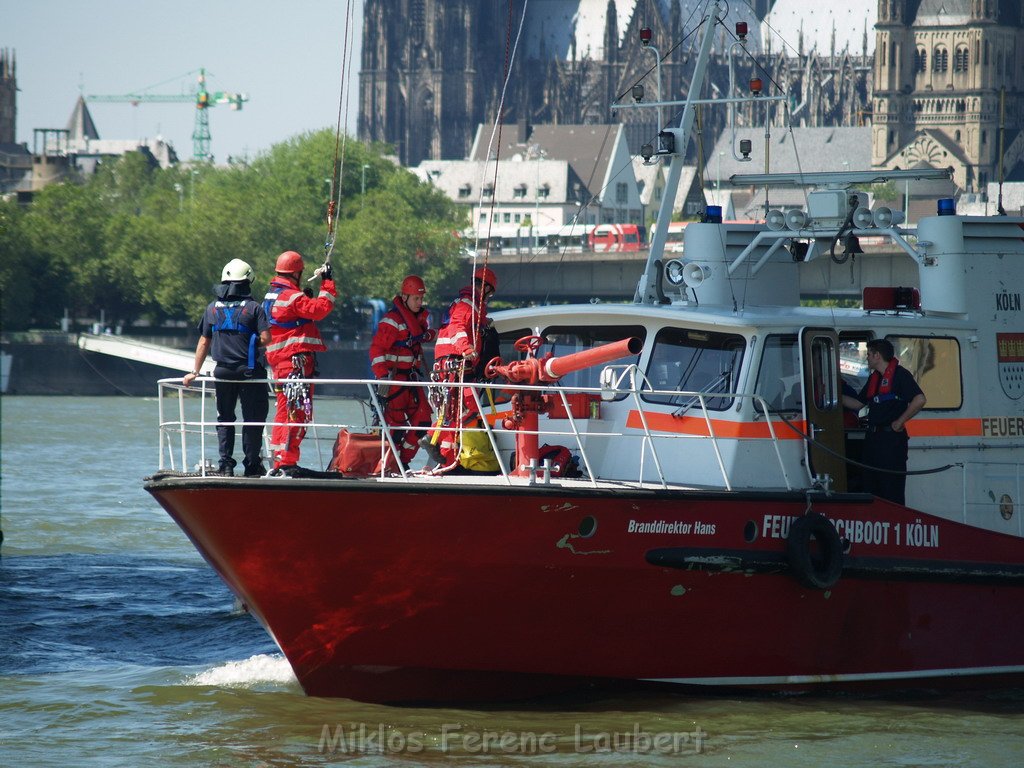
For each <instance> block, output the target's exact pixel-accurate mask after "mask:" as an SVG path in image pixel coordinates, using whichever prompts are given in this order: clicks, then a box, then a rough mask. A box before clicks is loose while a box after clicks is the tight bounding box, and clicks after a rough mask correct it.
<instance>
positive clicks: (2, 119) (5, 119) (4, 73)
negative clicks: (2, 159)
mask: <svg viewBox="0 0 1024 768" xmlns="http://www.w3.org/2000/svg"><path fill="white" fill-rule="evenodd" d="M17 68H18V65H17V62H16V61H15V59H14V54H13V53H12V52H11V51H9V50H8V49H6V48H4V49H3V50H0V144H13V143H14V131H15V118H16V117H17V114H18V112H17V103H16V93H17V90H18V81H17Z"/></svg>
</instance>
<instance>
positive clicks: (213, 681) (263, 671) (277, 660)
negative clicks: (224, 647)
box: [184, 653, 299, 688]
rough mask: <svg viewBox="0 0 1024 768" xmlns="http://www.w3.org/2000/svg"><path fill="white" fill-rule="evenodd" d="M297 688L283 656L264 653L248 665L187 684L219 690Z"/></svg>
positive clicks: (223, 668)
mask: <svg viewBox="0 0 1024 768" xmlns="http://www.w3.org/2000/svg"><path fill="white" fill-rule="evenodd" d="M268 683H269V684H273V685H294V686H296V687H298V684H299V681H298V680H296V679H295V675H294V674H293V673H292V668H291V667H290V666H289V665H288V661H287V659H285V658H284V656H282V655H280V654H266V653H260V654H257V655H255V656H250V657H249V658H248V659H245V660H244V661H229V662H226V663H225V664H221V665H220V666H217V667H213V668H212V669H208V670H206V671H205V672H200V673H199V674H198V675H193V676H192V677H189V678H187V679H186V680H185V682H184V684H185V685H210V686H215V687H217V688H256V687H259V686H262V685H265V684H268Z"/></svg>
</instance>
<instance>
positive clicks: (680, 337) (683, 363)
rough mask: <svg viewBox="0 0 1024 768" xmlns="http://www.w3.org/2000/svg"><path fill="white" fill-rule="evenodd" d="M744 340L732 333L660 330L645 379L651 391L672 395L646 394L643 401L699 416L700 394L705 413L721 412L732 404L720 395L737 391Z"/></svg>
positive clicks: (684, 329) (685, 329)
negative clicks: (697, 395)
mask: <svg viewBox="0 0 1024 768" xmlns="http://www.w3.org/2000/svg"><path fill="white" fill-rule="evenodd" d="M745 347H746V340H745V339H744V338H743V337H742V336H739V335H736V334H733V333H715V332H713V331H697V330H693V329H687V328H662V329H661V330H660V331H658V335H657V336H655V337H654V349H652V350H651V360H650V363H649V364H648V366H647V380H648V382H649V383H650V385H651V388H652V389H654V390H670V391H671V392H672V394H669V393H667V392H666V393H664V394H653V393H651V394H645V395H644V396H643V397H644V400H646V401H648V402H651V403H664V404H666V405H675V406H689V407H690V408H691V409H694V412H695V413H698V414H699V413H700V410H701V408H700V400H699V399H698V398H697V397H696V396H695V395H694V394H693V393H696V392H700V393H701V394H705V395H715V394H719V395H720V396H718V397H714V396H709V397H707V398H706V399H705V401H704V402H705V403H707V407H708V410H712V411H722V410H725V409H726V408H728V407H729V406H730V405H732V403H733V398H732V397H725V396H721V395H724V394H729V393H732V392H735V391H736V377H737V375H738V374H739V371H740V363H741V362H742V360H743V350H744V348H745Z"/></svg>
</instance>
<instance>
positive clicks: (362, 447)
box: [330, 429, 380, 477]
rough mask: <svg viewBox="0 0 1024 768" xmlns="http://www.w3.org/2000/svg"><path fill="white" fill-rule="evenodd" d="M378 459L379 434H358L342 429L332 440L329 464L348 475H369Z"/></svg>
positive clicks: (336, 470) (335, 469)
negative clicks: (332, 446)
mask: <svg viewBox="0 0 1024 768" xmlns="http://www.w3.org/2000/svg"><path fill="white" fill-rule="evenodd" d="M379 461H380V435H379V434H376V435H373V434H370V435H367V434H360V433H358V432H349V431H348V430H347V429H342V430H340V431H339V432H338V437H337V439H336V440H335V441H334V453H333V454H332V458H331V466H330V468H331V469H333V470H334V471H335V472H341V474H343V475H348V476H349V477H369V476H370V475H372V474H373V473H374V469H375V468H376V467H377V464H378V462H379Z"/></svg>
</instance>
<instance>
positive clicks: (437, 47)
mask: <svg viewBox="0 0 1024 768" xmlns="http://www.w3.org/2000/svg"><path fill="white" fill-rule="evenodd" d="M502 5H503V3H501V2H499V1H498V0H367V2H366V5H365V8H364V11H363V18H364V31H363V53H362V68H361V70H360V73H359V131H358V133H359V138H360V139H362V140H366V141H382V142H387V143H389V144H392V145H394V147H395V150H396V152H397V153H398V156H399V158H400V159H401V161H402V163H403V164H406V165H416V164H418V163H419V162H420V161H421V160H423V159H425V158H441V157H444V158H451V157H464V156H465V155H466V153H467V151H468V149H469V142H470V141H471V139H472V136H473V132H474V131H475V130H476V125H477V123H478V122H480V119H481V117H482V116H483V115H484V114H485V113H486V107H487V104H488V102H489V101H490V100H492V99H493V98H494V86H495V83H496V82H497V81H498V80H499V79H500V77H501V67H502V60H501V57H502V49H503V41H504V26H505V24H504V22H505V19H504V16H503V14H502V12H501V8H502Z"/></svg>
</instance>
